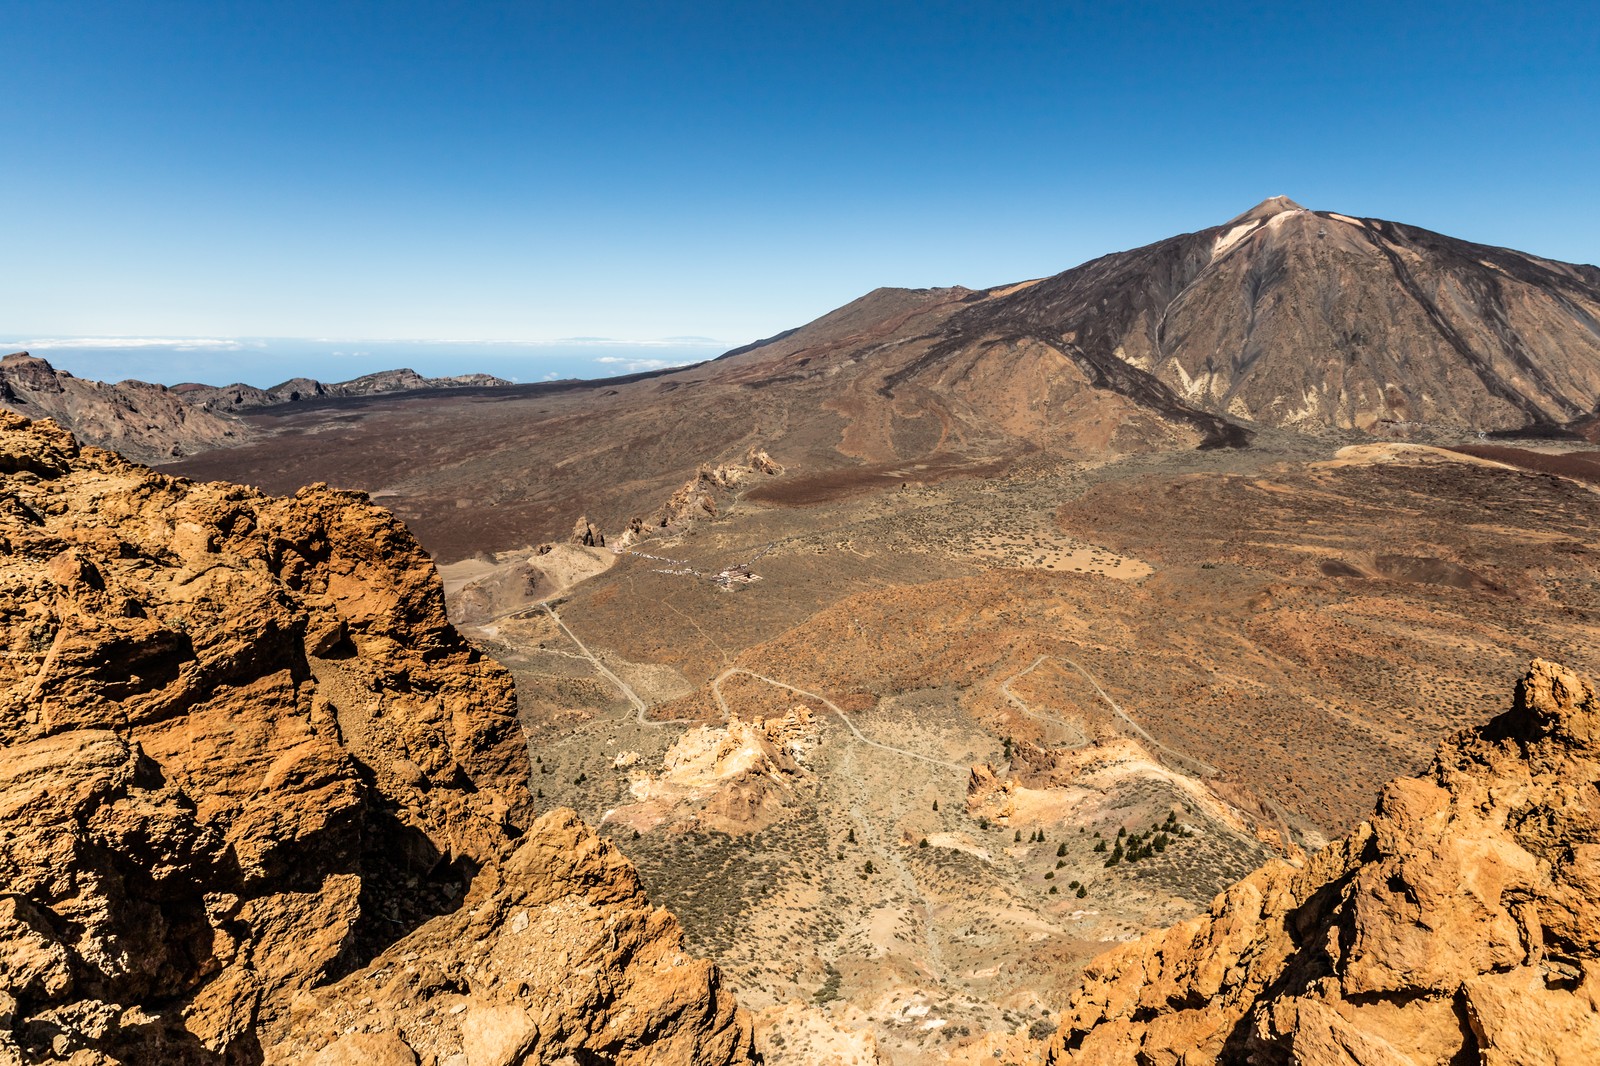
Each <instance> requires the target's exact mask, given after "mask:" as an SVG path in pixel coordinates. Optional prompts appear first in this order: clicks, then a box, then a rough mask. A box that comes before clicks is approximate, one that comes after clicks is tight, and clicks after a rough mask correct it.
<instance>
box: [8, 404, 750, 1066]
mask: <svg viewBox="0 0 1600 1066" xmlns="http://www.w3.org/2000/svg"><path fill="white" fill-rule="evenodd" d="M0 614H3V616H4V619H5V626H4V630H3V633H4V640H5V643H6V655H5V657H4V659H3V660H0V1063H4V1062H24V1061H25V1062H56V1061H59V1062H66V1061H71V1062H72V1063H74V1064H80V1066H89V1064H103V1063H115V1062H125V1063H150V1062H163V1063H178V1064H188V1063H194V1064H221V1063H229V1064H233V1063H239V1064H250V1063H263V1062H265V1063H279V1062H283V1063H288V1062H306V1061H320V1062H324V1063H340V1062H351V1063H354V1062H363V1063H367V1062H372V1063H390V1062H393V1063H414V1062H419V1061H420V1062H424V1063H435V1064H440V1066H443V1064H450V1066H466V1064H470V1066H478V1064H479V1063H494V1064H508V1066H509V1064H512V1063H521V1062H527V1061H533V1062H542V1061H556V1060H559V1059H561V1058H562V1057H563V1056H567V1055H572V1056H577V1057H578V1059H579V1060H580V1061H584V1062H590V1061H595V1062H600V1061H604V1062H612V1061H615V1062H626V1063H644V1062H662V1063H666V1062H673V1063H677V1062H693V1063H701V1062H704V1063H718V1064H721V1063H736V1062H744V1061H748V1059H749V1054H750V1052H749V1035H748V1024H747V1022H746V1021H745V1017H744V1015H743V1014H742V1013H740V1012H738V1011H737V1009H736V1007H735V1006H734V1004H733V1002H732V1000H731V997H730V996H729V995H728V994H727V993H726V992H725V991H723V990H722V989H721V987H720V984H719V977H718V974H717V971H716V969H715V968H714V967H713V966H712V965H711V964H710V963H706V962H700V961H696V960H692V959H689V958H687V957H686V956H684V954H683V952H682V938H681V934H680V933H679V931H678V927H677V924H676V920H675V919H673V918H672V917H671V916H670V915H668V914H667V913H666V912H664V911H659V910H655V909H653V908H652V907H651V906H650V904H649V903H648V901H647V900H646V899H645V897H644V895H643V892H642V890H641V889H640V887H639V883H638V880H637V878H636V877H635V875H634V874H633V871H632V868H631V867H630V866H629V865H628V864H627V863H626V861H625V860H624V859H622V858H621V857H620V855H618V854H617V853H616V852H615V851H614V849H612V848H611V846H610V845H609V844H607V843H605V842H603V841H601V840H600V839H598V838H597V837H595V836H594V835H593V833H591V832H590V831H589V830H588V829H587V828H586V827H585V826H583V824H582V823H581V822H578V821H577V819H576V817H575V816H573V815H572V814H571V813H570V812H563V811H555V812H551V813H549V814H546V815H544V816H543V817H542V818H538V819H534V818H533V817H532V812H531V810H530V797H529V793H528V788H527V781H528V774H529V759H528V753H527V749H526V741H525V739H524V734H523V732H522V729H521V727H520V725H519V723H518V721H517V718H516V706H515V696H514V692H513V690H512V685H511V680H510V676H509V675H508V674H507V673H506V672H505V671H504V670H503V669H502V668H501V667H499V666H498V665H497V664H495V663H493V662H491V661H489V660H487V659H485V658H483V657H482V656H481V654H480V653H478V652H477V651H476V650H474V649H473V648H471V647H470V646H469V645H467V644H466V643H465V642H464V641H463V640H462V639H461V638H460V637H459V635H458V634H457V633H456V631H455V630H454V629H453V628H452V627H451V626H450V625H449V624H448V623H447V621H446V619H445V611H444V599H443V594H442V589H441V587H440V584H439V580H438V577H437V575H436V572H435V571H434V569H433V567H432V565H431V563H430V562H429V561H428V558H427V556H426V555H424V554H423V552H422V551H421V549H420V548H419V547H418V546H417V545H416V543H415V541H413V540H412V538H411V536H410V535H409V533H407V532H406V530H405V528H404V527H403V526H402V525H401V524H400V523H399V522H398V521H396V520H395V519H394V518H393V517H392V516H390V515H389V514H387V513H386V512H384V511H382V510H381V509H379V508H377V507H374V506H372V505H371V504H370V503H369V502H368V501H367V500H366V499H365V498H364V497H363V496H361V495H360V494H356V493H349V492H339V491H333V490H329V489H327V488H326V487H323V486H313V487H311V488H308V489H305V490H303V491H302V492H300V493H299V494H297V495H296V496H295V497H294V498H293V499H279V498H273V497H269V496H264V495H262V494H260V493H257V492H254V491H251V490H247V489H242V488H239V487H237V486H231V485H226V484H196V483H193V482H189V481H187V480H184V479H181V478H171V477H167V476H163V475H160V474H156V473H153V472H151V471H149V470H147V469H145V468H143V467H140V466H136V465H134V464H132V463H130V462H127V461H126V460H124V459H122V458H121V457H120V456H118V455H116V454H113V453H111V452H107V451H102V450H100V449H97V448H90V447H80V446H79V445H78V443H77V441H76V440H75V439H74V438H73V437H72V436H71V435H70V434H68V433H66V432H65V431H63V430H61V429H59V428H57V427H56V426H54V425H52V424H50V423H48V422H36V423H30V422H29V421H28V420H26V419H24V418H21V417H18V416H15V415H11V414H0Z"/></svg>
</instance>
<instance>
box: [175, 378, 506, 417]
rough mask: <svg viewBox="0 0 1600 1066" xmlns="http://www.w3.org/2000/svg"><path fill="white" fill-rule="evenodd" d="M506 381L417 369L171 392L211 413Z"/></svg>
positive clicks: (189, 387) (189, 385)
mask: <svg viewBox="0 0 1600 1066" xmlns="http://www.w3.org/2000/svg"><path fill="white" fill-rule="evenodd" d="M509 384H511V383H510V382H509V381H507V380H505V379H504V378H497V377H495V376H494V375H492V374H458V375H455V376H452V377H442V378H425V377H423V376H422V375H421V374H419V373H417V372H416V371H415V370H411V369H402V370H381V371H379V372H378V373H376V374H365V375H363V376H361V377H358V378H352V379H351V380H349V381H336V382H332V383H325V382H321V381H317V380H315V379H314V378H290V379H289V380H288V381H285V382H283V383H282V384H281V385H274V386H272V387H271V388H270V389H261V388H257V387H255V386H254V385H241V384H234V385H201V384H197V383H195V382H185V383H183V384H181V385H174V386H173V387H172V392H173V393H174V394H175V395H177V396H179V397H180V398H182V399H183V400H185V401H186V402H188V403H192V404H194V405H195V406H197V407H203V408H205V409H206V410H208V411H248V410H251V409H253V408H257V407H277V406H279V405H281V404H287V403H302V402H305V401H307V400H331V399H342V398H344V397H349V396H377V395H381V394H384V393H391V392H415V391H417V390H418V389H466V388H487V387H492V386H497V385H509Z"/></svg>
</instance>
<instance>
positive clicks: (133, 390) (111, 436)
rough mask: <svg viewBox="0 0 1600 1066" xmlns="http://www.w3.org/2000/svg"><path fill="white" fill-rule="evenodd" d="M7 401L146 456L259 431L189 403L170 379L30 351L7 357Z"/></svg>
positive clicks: (156, 458) (3, 365) (175, 453)
mask: <svg viewBox="0 0 1600 1066" xmlns="http://www.w3.org/2000/svg"><path fill="white" fill-rule="evenodd" d="M0 408H5V409H6V410H10V411H15V412H16V413H18V414H20V415H25V416H27V417H29V418H49V419H53V420H54V421H55V422H57V423H59V424H60V425H63V426H66V427H68V428H69V429H71V430H73V431H74V432H76V433H77V434H78V435H79V436H81V437H82V438H83V439H84V440H85V441H88V442H90V443H92V444H96V445H99V446H100V447H103V448H112V449H115V450H116V451H119V452H121V453H123V454H124V455H127V456H129V457H130V458H133V459H139V460H143V461H146V462H163V461H166V462H170V461H171V460H172V459H175V458H178V457H181V456H185V455H190V454H193V453H194V452H202V451H209V450H210V449H213V448H224V447H228V446H229V445H233V444H239V443H242V442H243V441H246V440H249V439H251V438H252V437H253V436H254V434H253V433H252V432H251V431H250V429H249V428H248V427H246V426H244V425H242V424H241V423H239V422H237V421H235V420H233V419H230V418H223V417H220V416H218V415H215V414H212V413H211V412H210V411H206V410H202V409H201V408H198V407H195V406H193V405H191V404H188V403H185V402H184V401H183V400H182V399H181V398H180V397H179V396H177V395H175V394H174V393H173V392H172V391H171V390H170V389H168V388H166V387H165V386H163V385H152V384H149V383H147V382H143V381H123V382H119V383H118V384H115V385H107V384H104V383H102V382H99V381H89V380H86V379H84V378H79V377H74V376H73V375H71V374H69V373H67V372H66V371H64V370H57V369H56V368H55V367H53V366H51V365H50V364H49V363H47V362H45V361H44V360H43V359H36V358H34V357H33V356H31V355H29V354H28V353H27V352H13V353H12V354H11V355H8V356H6V357H5V358H4V359H0Z"/></svg>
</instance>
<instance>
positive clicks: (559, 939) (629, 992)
mask: <svg viewBox="0 0 1600 1066" xmlns="http://www.w3.org/2000/svg"><path fill="white" fill-rule="evenodd" d="M596 975H604V977H603V978H602V979H598V980H597V979H595V978H596ZM536 991H537V992H542V993H543V995H539V994H535V993H536ZM351 1029H357V1030H368V1031H370V1032H372V1033H374V1034H378V1033H386V1032H388V1033H393V1032H399V1033H403V1034H404V1036H405V1042H406V1045H407V1046H408V1047H409V1048H410V1049H413V1050H414V1051H415V1052H416V1053H418V1054H419V1055H420V1056H421V1058H422V1059H423V1060H424V1061H434V1062H449V1061H451V1056H453V1055H457V1054H465V1056H466V1061H467V1062H468V1063H471V1064H473V1066H477V1064H479V1063H484V1064H488V1066H510V1064H513V1063H521V1062H525V1061H526V1062H555V1061H557V1060H560V1059H561V1058H562V1056H564V1055H569V1054H572V1055H587V1056H600V1057H601V1058H599V1059H595V1058H590V1057H582V1058H580V1059H579V1061H584V1062H588V1061H605V1062H615V1063H619V1064H625V1066H626V1064H634V1066H642V1064H645V1063H660V1064H663V1066H665V1064H668V1063H735V1062H745V1061H748V1056H749V1055H750V1034H749V1027H748V1024H747V1022H746V1020H745V1018H744V1016H743V1014H742V1013H740V1012H737V1011H736V1010H735V1008H734V1005H733V1001H732V997H731V996H730V995H729V994H728V993H727V992H726V991H724V990H723V989H722V988H721V985H720V978H719V976H718V974H717V970H716V967H715V966H713V965H712V964H711V963H709V962H704V961H698V960H694V959H691V958H689V957H688V956H687V955H685V954H684V951H683V936H682V933H681V931H680V930H679V928H678V924H677V920H676V919H675V918H673V917H672V916H671V915H670V914H668V913H667V912H666V911H663V910H659V909H655V908H652V907H651V906H650V904H649V901H648V900H646V899H645V897H644V891H643V889H642V888H641V887H640V884H639V880H638V876H637V875H636V874H635V872H634V870H633V867H632V866H631V865H630V864H629V863H628V862H627V860H626V859H624V858H623V857H622V856H621V854H620V853H618V852H617V850H616V849H615V848H614V847H613V846H612V845H611V844H610V843H609V842H607V841H605V840H603V839H601V838H600V837H598V836H596V835H595V834H594V832H593V831H591V830H590V829H589V828H588V827H587V826H585V825H584V824H583V823H582V822H581V821H579V820H578V817H577V815H576V814H574V813H573V812H572V811H569V810H557V811H552V812H550V813H549V814H547V815H545V816H544V817H542V818H541V819H539V820H538V822H536V823H535V824H534V826H533V827H532V829H531V830H530V832H529V834H528V842H527V843H525V844H523V845H522V846H521V847H520V848H519V849H518V850H517V851H516V852H515V853H514V854H513V855H512V856H511V857H510V858H509V859H508V860H507V861H506V862H504V863H503V864H501V865H500V866H498V867H496V868H494V869H492V870H488V871H485V872H484V873H483V874H480V875H479V876H478V878H477V879H476V880H475V881H474V882H473V885H472V892H471V894H470V895H469V896H468V897H467V900H466V902H465V904H464V905H463V906H462V907H461V908H460V909H459V910H457V911H455V912H453V913H451V914H449V915H445V916H442V917H440V918H437V919H435V920H434V921H432V922H429V923H428V924H426V925H424V926H422V927H421V928H420V929H418V930H417V931H416V932H414V933H412V934H411V935H410V936H409V937H407V938H405V939H404V940H401V941H398V942H397V943H395V944H394V945H393V946H391V947H390V948H389V949H388V950H387V951H386V952H385V953H384V954H383V955H381V956H380V957H378V958H377V959H375V960H373V962H372V964H371V965H370V966H368V967H367V968H366V969H364V970H362V971H361V972H359V973H356V974H352V975H351V976H349V977H346V978H345V979H344V980H342V981H340V982H338V983H337V984H334V985H332V986H330V987H327V988H320V989H316V990H314V991H312V992H310V993H307V994H304V995H302V996H301V997H300V998H299V999H297V1000H296V1001H295V1004H294V1006H293V1009H292V1012H291V1015H290V1018H289V1019H288V1022H287V1024H286V1025H284V1026H282V1027H280V1031H281V1032H282V1033H283V1034H284V1035H283V1038H282V1042H281V1043H278V1044H275V1045H271V1046H269V1047H268V1049H267V1053H268V1059H269V1061H274V1062H284V1063H290V1062H303V1061H305V1060H306V1059H307V1058H310V1057H311V1054H312V1053H313V1052H316V1053H320V1054H327V1053H328V1051H327V1050H326V1049H327V1047H328V1046H329V1044H330V1042H331V1041H332V1036H331V1035H330V1034H338V1033H345V1032H349V1031H350V1030H351ZM646 1035H648V1040H646V1039H644V1037H645V1036H646ZM348 1039H349V1038H348V1037H346V1038H344V1040H348ZM344 1040H341V1041H339V1042H338V1043H334V1044H333V1045H332V1046H334V1047H338V1046H339V1044H342V1043H344ZM332 1061H335V1062H337V1061H340V1060H339V1059H333V1060H332Z"/></svg>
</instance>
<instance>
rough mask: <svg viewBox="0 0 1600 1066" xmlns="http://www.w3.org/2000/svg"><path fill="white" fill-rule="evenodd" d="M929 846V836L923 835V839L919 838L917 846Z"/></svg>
mask: <svg viewBox="0 0 1600 1066" xmlns="http://www.w3.org/2000/svg"><path fill="white" fill-rule="evenodd" d="M927 846H928V838H927V837H923V838H922V839H921V840H919V841H918V842H917V847H919V848H925V847H927Z"/></svg>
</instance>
